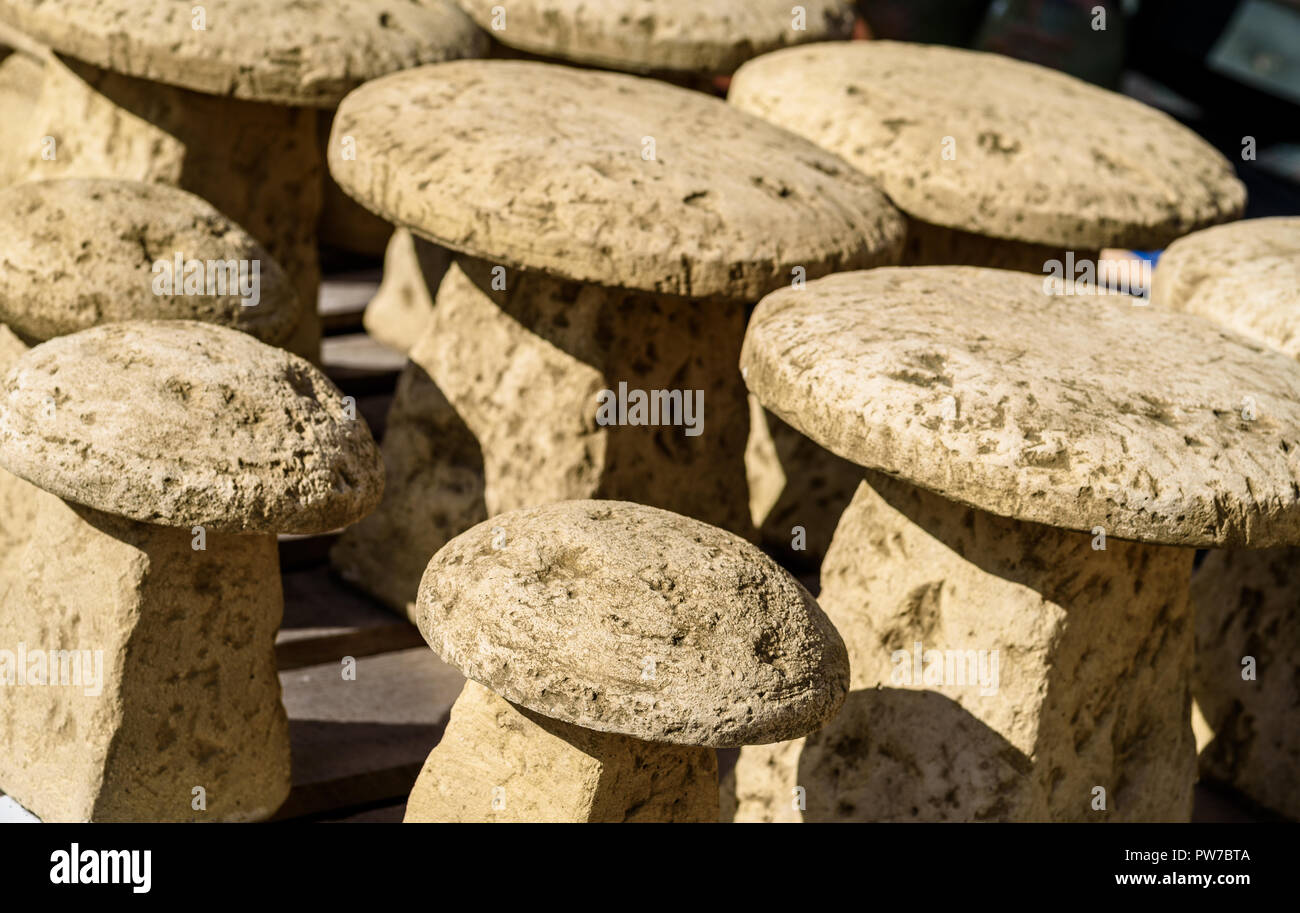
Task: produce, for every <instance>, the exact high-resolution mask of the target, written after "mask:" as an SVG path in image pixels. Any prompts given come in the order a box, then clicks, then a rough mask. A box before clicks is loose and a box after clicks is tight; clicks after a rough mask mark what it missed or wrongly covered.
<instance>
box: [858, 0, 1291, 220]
mask: <svg viewBox="0 0 1300 913" xmlns="http://www.w3.org/2000/svg"><path fill="white" fill-rule="evenodd" d="M858 10H859V13H860V15H861V18H862V22H860V23H859V35H860V37H863V38H868V37H870V38H892V39H898V40H902V41H921V42H928V43H934V44H948V45H954V46H958V47H968V48H977V49H980V50H985V51H995V52H997V53H999V54H1006V55H1008V56H1011V57H1017V58H1020V59H1022V60H1029V61H1032V62H1034V63H1038V64H1042V65H1044V66H1049V67H1053V68H1055V69H1058V70H1063V71H1065V72H1067V73H1070V74H1072V75H1074V76H1077V77H1079V78H1081V79H1086V80H1088V81H1089V82H1093V83H1096V84H1098V85H1101V86H1105V87H1106V88H1109V89H1114V90H1117V91H1120V92H1123V93H1125V94H1126V95H1131V96H1133V97H1134V98H1137V99H1139V100H1141V101H1143V102H1145V103H1147V104H1149V105H1153V106H1154V107H1157V108H1160V109H1161V110H1163V111H1165V112H1166V113H1167V114H1169V115H1171V116H1172V117H1174V118H1176V119H1177V120H1179V121H1181V122H1182V123H1183V124H1185V125H1186V126H1188V127H1190V128H1191V129H1193V130H1195V131H1196V132H1197V133H1199V134H1200V135H1201V136H1203V137H1205V139H1206V140H1208V141H1209V142H1211V143H1213V144H1214V145H1215V146H1216V147H1217V148H1218V149H1219V150H1220V151H1221V152H1222V153H1223V154H1224V155H1225V156H1227V157H1228V159H1229V160H1230V161H1232V162H1233V163H1234V165H1235V166H1236V168H1237V172H1238V175H1239V176H1240V177H1241V179H1242V181H1244V182H1245V184H1246V186H1247V188H1248V189H1249V191H1250V204H1249V207H1248V209H1247V211H1246V218H1258V217H1262V216H1277V215H1300V0H859V4H858ZM1081 11H1082V12H1083V13H1084V15H1082V16H1081V15H1080V12H1081Z"/></svg>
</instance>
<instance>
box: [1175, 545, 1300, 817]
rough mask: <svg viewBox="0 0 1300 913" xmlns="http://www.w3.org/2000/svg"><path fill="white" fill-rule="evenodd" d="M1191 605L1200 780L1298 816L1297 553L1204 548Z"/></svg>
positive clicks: (1299, 600)
mask: <svg viewBox="0 0 1300 913" xmlns="http://www.w3.org/2000/svg"><path fill="white" fill-rule="evenodd" d="M1192 605H1193V607H1194V609H1195V610H1196V675H1195V678H1194V680H1193V688H1192V693H1193V695H1194V696H1195V698H1196V703H1197V705H1198V706H1199V707H1200V710H1201V713H1202V715H1203V716H1204V719H1205V722H1206V723H1207V724H1208V727H1209V730H1210V734H1209V738H1208V741H1207V742H1206V743H1205V744H1204V745H1201V746H1200V770H1201V776H1202V777H1205V778H1207V779H1211V780H1215V781H1217V782H1220V783H1224V784H1226V785H1228V786H1231V787H1233V788H1234V789H1236V790H1239V791H1240V792H1242V793H1243V794H1245V795H1246V796H1248V797H1249V798H1250V799H1252V800H1254V801H1255V802H1257V803H1259V804H1260V805H1262V806H1264V807H1266V808H1269V809H1272V810H1274V811H1277V812H1280V813H1282V814H1284V815H1286V816H1288V817H1290V818H1294V819H1300V731H1297V728H1296V719H1297V715H1298V713H1300V661H1298V660H1297V657H1300V549H1295V548H1277V549H1264V550H1261V551H1244V550H1239V551H1224V550H1220V551H1212V552H1210V553H1209V555H1208V556H1206V559H1205V561H1204V562H1203V563H1202V564H1201V566H1200V567H1199V568H1198V569H1197V571H1196V574H1195V576H1194V577H1193V578H1192Z"/></svg>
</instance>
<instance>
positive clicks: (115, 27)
mask: <svg viewBox="0 0 1300 913" xmlns="http://www.w3.org/2000/svg"><path fill="white" fill-rule="evenodd" d="M199 10H202V13H201V14H200V13H199ZM0 21H3V22H7V23H9V24H10V25H13V26H15V27H17V28H19V29H21V30H22V31H23V32H26V33H27V34H28V35H31V36H32V37H34V38H36V39H38V40H40V41H43V42H44V43H45V44H47V45H49V46H50V47H51V48H53V49H54V50H55V51H58V52H59V53H61V54H67V55H68V56H69V57H75V58H77V59H78V60H84V61H85V62H87V63H91V64H94V65H95V66H98V67H103V68H104V69H106V70H112V71H113V72H115V73H123V74H125V75H127V76H136V77H139V78H141V79H149V80H152V81H154V82H161V83H166V84H168V85H173V86H180V87H181V88H184V89H192V90H193V91H196V92H205V93H208V94H211V95H229V96H233V97H235V98H242V99H246V100H248V101H264V102H274V103H277V104H282V105H294V106H300V107H312V106H315V107H333V106H334V105H335V104H337V103H338V101H339V99H341V98H342V97H343V96H344V95H345V94H347V92H348V91H349V90H350V89H352V88H354V87H356V86H358V85H360V84H361V83H363V82H365V81H367V80H369V79H374V78H375V77H376V76H380V75H382V74H384V73H390V72H392V71H394V70H400V69H404V68H406V67H413V66H419V65H420V64H424V63H436V62H438V61H441V60H450V59H453V58H458V57H477V56H480V55H481V54H483V53H486V50H487V38H486V36H485V35H484V34H483V33H482V32H481V31H480V30H479V29H478V28H477V27H476V26H475V25H474V23H473V21H472V20H471V19H470V18H469V17H468V16H466V15H465V14H464V13H463V12H461V10H460V8H459V7H457V6H456V5H455V4H454V3H452V2H451V0H402V2H396V3H395V2H391V0H293V2H292V3H281V2H273V0H203V2H201V3H199V2H195V3H186V2H175V0H0ZM200 26H201V27H200Z"/></svg>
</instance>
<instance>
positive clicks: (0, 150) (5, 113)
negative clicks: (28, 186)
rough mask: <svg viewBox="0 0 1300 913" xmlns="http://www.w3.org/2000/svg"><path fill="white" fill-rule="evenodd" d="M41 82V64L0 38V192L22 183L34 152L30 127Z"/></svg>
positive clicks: (38, 100)
mask: <svg viewBox="0 0 1300 913" xmlns="http://www.w3.org/2000/svg"><path fill="white" fill-rule="evenodd" d="M43 81H44V68H43V67H42V66H41V63H40V61H38V60H37V59H36V58H35V57H32V56H31V55H29V54H24V53H22V52H21V51H14V50H13V49H11V48H9V47H8V46H7V45H5V44H3V35H0V188H4V187H8V186H9V185H10V184H16V183H18V182H19V181H21V180H23V178H24V177H25V175H26V172H27V169H28V167H29V165H30V156H31V154H32V152H33V151H34V150H36V149H37V145H38V137H37V136H36V134H35V132H34V130H33V128H32V124H33V123H34V121H35V120H36V118H37V111H36V106H37V104H38V103H39V102H40V97H41V84H42V82H43Z"/></svg>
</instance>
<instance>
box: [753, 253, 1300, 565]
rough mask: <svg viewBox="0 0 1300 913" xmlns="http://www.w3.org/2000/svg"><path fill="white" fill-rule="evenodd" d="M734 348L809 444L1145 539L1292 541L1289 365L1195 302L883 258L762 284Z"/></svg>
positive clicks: (1297, 376)
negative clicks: (1073, 288) (1056, 289)
mask: <svg viewBox="0 0 1300 913" xmlns="http://www.w3.org/2000/svg"><path fill="white" fill-rule="evenodd" d="M741 364H742V371H743V372H744V373H745V376H746V382H747V384H748V386H749V389H750V390H751V391H752V392H753V393H754V394H755V395H756V396H757V397H758V398H759V400H760V401H761V402H762V403H763V405H764V406H765V407H766V408H768V409H770V410H771V411H773V412H774V413H776V414H777V415H778V416H780V417H781V418H782V419H784V420H785V421H787V422H789V423H790V424H791V425H792V426H794V427H795V428H797V429H799V430H800V431H802V432H803V433H804V434H806V435H807V436H809V437H810V438H812V439H813V440H815V441H817V442H818V443H820V444H822V445H824V446H826V447H827V448H828V449H830V450H831V451H833V452H835V453H837V454H839V455H840V456H842V457H844V458H846V459H849V460H852V461H853V462H855V463H859V464H861V465H866V466H869V467H872V468H876V469H880V470H883V471H885V472H888V473H891V474H894V475H899V476H902V477H903V478H906V479H907V480H909V481H911V482H912V483H914V484H917V485H921V486H924V487H927V488H930V489H932V490H934V491H937V492H940V493H942V494H944V495H945V496H946V497H948V498H949V499H950V500H953V501H957V502H961V503H967V504H971V505H974V506H977V507H980V508H981V509H983V510H987V511H990V512H992V513H995V514H999V515H1003V516H1014V517H1018V518H1019V519H1022V520H1028V521H1033V522H1039V523H1045V524H1048V525H1053V526H1059V527H1064V528H1069V529H1076V530H1083V531H1088V530H1091V529H1092V528H1093V527H1096V526H1101V527H1104V528H1105V530H1106V533H1107V535H1108V536H1111V537H1119V538H1130V539H1136V540H1138V541H1148V542H1154V543H1164V544H1180V545H1187V546H1197V547H1209V546H1216V545H1251V546H1267V545H1271V544H1279V543H1281V544H1285V543H1288V542H1293V541H1297V540H1298V539H1300V365H1297V364H1296V363H1295V362H1294V361H1293V360H1291V359H1288V358H1286V357H1285V356H1283V355H1281V354H1278V353H1276V352H1271V351H1267V350H1265V349H1263V348H1261V347H1259V346H1257V345H1255V344H1254V343H1251V342H1249V341H1248V340H1246V339H1244V338H1242V337H1239V336H1236V335H1235V334H1233V333H1230V332H1228V331H1225V330H1222V329H1220V328H1219V327H1217V326H1215V325H1214V324H1212V323H1210V322H1209V321H1206V320H1204V319H1201V318H1197V317H1194V316H1191V315H1185V314H1172V313H1169V312H1168V311H1164V310H1161V309H1159V308H1153V307H1144V306H1141V305H1140V301H1139V299H1133V298H1129V297H1127V296H1120V295H1109V296H1096V297H1076V296H1071V295H1058V296H1049V295H1046V294H1044V289H1043V280H1042V279H1041V278H1039V277H1034V276H1029V275H1025V274H1021V273H1014V272H1010V271H1002V270H986V269H977V268H972V267H911V268H903V269H877V270H871V271H867V272H857V273H842V274H839V275H836V276H831V277H827V278H825V279H821V280H817V281H815V282H810V283H808V286H807V288H805V289H802V290H794V289H791V290H782V291H780V292H775V293H773V294H772V295H769V296H768V297H767V298H765V299H764V300H763V301H762V302H761V303H760V304H759V305H758V307H757V309H756V310H755V312H754V315H753V317H752V319H751V321H750V325H749V329H748V331H747V335H746V340H745V347H744V350H743V353H742V361H741ZM1250 416H1253V418H1252V417H1250Z"/></svg>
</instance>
